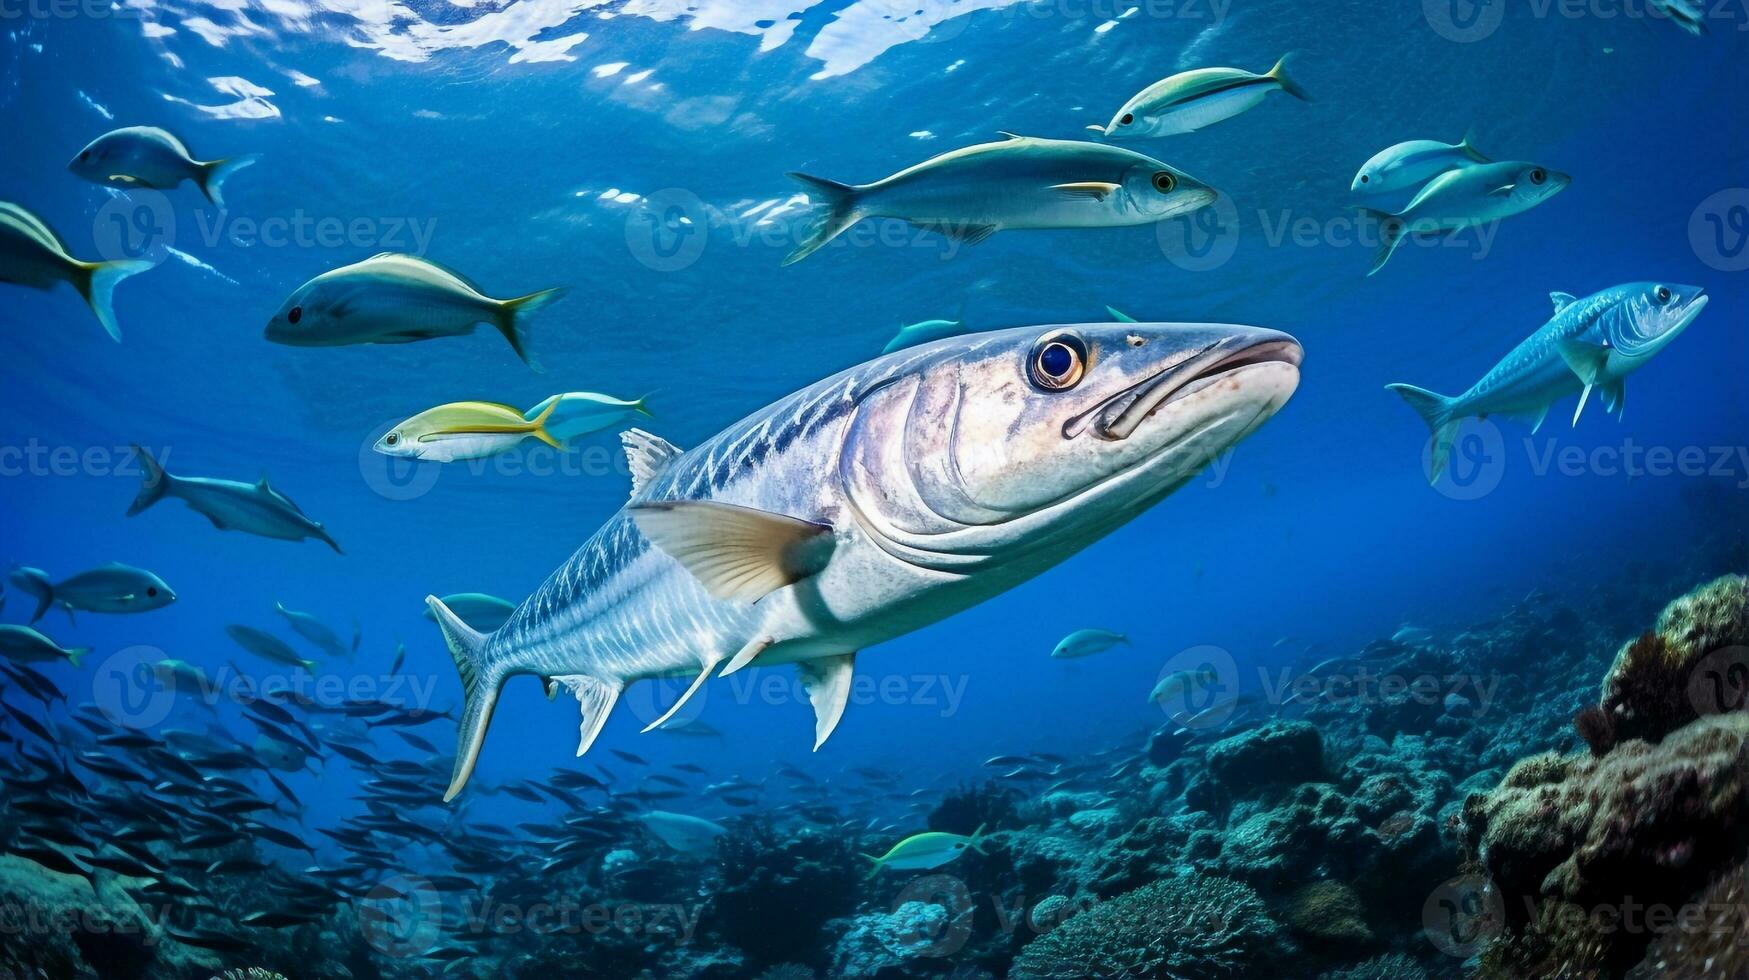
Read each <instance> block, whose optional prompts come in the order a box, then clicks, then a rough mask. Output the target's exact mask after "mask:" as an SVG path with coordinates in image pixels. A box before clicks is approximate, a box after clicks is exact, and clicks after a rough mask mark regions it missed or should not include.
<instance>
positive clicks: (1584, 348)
mask: <svg viewBox="0 0 1749 980" xmlns="http://www.w3.org/2000/svg"><path fill="white" fill-rule="evenodd" d="M1555 349H1556V350H1557V351H1559V352H1560V354H1561V360H1563V361H1566V362H1567V367H1569V368H1572V370H1573V373H1574V374H1576V375H1578V376H1579V380H1580V382H1582V383H1583V384H1584V385H1585V390H1584V391H1581V392H1580V393H1579V407H1578V408H1575V409H1573V424H1574V425H1578V424H1579V413H1581V412H1583V411H1585V402H1586V400H1587V399H1589V398H1590V397H1591V389H1592V388H1593V387H1596V386H1597V385H1599V384H1601V385H1604V386H1605V387H1609V386H1616V387H1619V386H1620V384H1621V382H1620V381H1611V380H1610V379H1609V377H1608V375H1607V374H1606V372H1605V368H1607V367H1608V365H1609V348H1608V347H1605V346H1603V345H1602V344H1587V343H1585V342H1584V341H1581V340H1563V341H1561V342H1560V343H1558V344H1556V345H1555Z"/></svg>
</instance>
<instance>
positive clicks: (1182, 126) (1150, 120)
mask: <svg viewBox="0 0 1749 980" xmlns="http://www.w3.org/2000/svg"><path fill="white" fill-rule="evenodd" d="M1275 91H1281V92H1286V93H1287V94H1289V95H1291V96H1293V97H1294V98H1296V99H1299V100H1300V101H1302V102H1310V101H1312V97H1311V96H1310V95H1307V94H1306V90H1305V89H1303V88H1300V86H1299V84H1298V83H1296V82H1295V81H1294V80H1293V79H1292V78H1289V77H1288V74H1287V58H1286V56H1283V57H1282V59H1281V60H1280V61H1277V62H1276V63H1275V67H1274V68H1271V69H1269V70H1268V71H1266V72H1264V73H1263V74H1261V75H1258V74H1256V73H1254V72H1248V71H1246V70H1245V69H1243V68H1197V69H1195V70H1193V71H1184V72H1179V73H1178V74H1176V75H1170V76H1168V77H1166V78H1162V79H1160V80H1159V81H1157V82H1155V83H1154V84H1152V85H1150V86H1148V87H1147V88H1145V89H1142V90H1141V91H1140V92H1137V93H1136V94H1135V95H1133V96H1131V97H1130V100H1129V101H1128V102H1125V103H1124V104H1123V107H1122V108H1120V109H1118V110H1117V112H1116V113H1115V114H1113V115H1112V117H1111V122H1110V123H1108V124H1106V125H1105V127H1104V128H1103V129H1101V127H1098V126H1089V127H1087V128H1088V129H1093V130H1099V131H1100V132H1102V133H1104V134H1105V137H1106V138H1107V139H1139V138H1142V137H1150V136H1177V135H1179V134H1182V133H1194V132H1196V131H1197V130H1199V129H1202V128H1203V127H1205V126H1213V125H1214V124H1215V123H1218V122H1222V121H1224V120H1227V119H1231V118H1233V117H1234V116H1237V115H1239V114H1240V113H1242V112H1245V111H1246V110H1249V109H1251V108H1253V107H1255V106H1256V105H1257V104H1258V103H1260V102H1262V101H1263V99H1264V97H1265V96H1267V95H1269V93H1271V92H1275Z"/></svg>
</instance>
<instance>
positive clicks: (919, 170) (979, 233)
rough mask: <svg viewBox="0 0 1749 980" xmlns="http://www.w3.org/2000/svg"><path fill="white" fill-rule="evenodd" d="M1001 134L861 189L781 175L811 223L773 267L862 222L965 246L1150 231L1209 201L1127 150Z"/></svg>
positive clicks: (1203, 192) (1197, 184)
mask: <svg viewBox="0 0 1749 980" xmlns="http://www.w3.org/2000/svg"><path fill="white" fill-rule="evenodd" d="M1002 135H1003V136H1004V137H1005V139H1003V140H1002V141H1001V142H998V143H979V144H978V145H976V146H968V147H964V148H961V149H958V150H953V151H950V152H948V153H943V154H941V155H940V156H937V157H932V158H930V159H928V160H925V161H923V162H922V163H919V164H916V165H915V166H911V167H907V168H905V169H904V170H901V171H899V172H898V173H896V174H893V175H892V176H890V177H884V178H882V179H880V180H877V181H875V182H873V183H870V184H841V183H839V182H837V181H835V180H827V179H825V178H823V177H812V176H809V175H808V174H803V173H791V174H790V175H789V176H790V178H791V179H793V180H795V181H796V182H797V183H800V184H801V185H802V186H804V187H806V188H807V189H808V198H809V200H810V201H811V202H812V203H813V204H814V205H815V206H816V207H817V208H818V209H819V211H820V215H819V217H820V223H819V225H818V226H817V227H816V228H815V229H814V230H813V231H812V232H811V233H810V234H809V235H808V237H807V238H806V239H804V240H803V241H802V243H801V244H800V245H799V246H797V248H796V250H795V251H793V252H791V253H790V254H789V257H787V258H785V259H784V260H783V264H784V265H790V264H791V263H794V262H800V261H801V260H802V259H805V258H807V257H808V256H810V255H812V254H814V252H815V251H817V250H818V249H819V248H820V247H821V246H823V245H825V244H826V243H827V242H829V241H831V240H832V239H834V238H836V237H838V235H839V234H841V233H843V231H844V230H845V229H847V228H849V227H850V226H851V225H854V224H856V223H857V222H858V221H861V220H862V219H864V218H898V219H900V220H901V221H909V222H910V223H912V224H914V225H917V226H918V227H920V228H926V229H928V230H930V231H933V232H937V233H939V234H941V235H944V236H946V237H948V238H950V239H953V240H955V241H959V242H964V243H965V244H967V245H973V244H976V243H978V242H981V241H983V240H984V239H986V238H989V237H990V236H991V235H993V234H995V233H996V232H998V231H1000V230H1002V229H1004V228H1119V227H1124V226H1128V225H1147V224H1153V223H1154V222H1157V221H1164V220H1166V219H1167V218H1172V217H1176V216H1178V215H1181V214H1187V213H1189V212H1191V211H1195V210H1196V209H1197V208H1201V207H1205V206H1207V205H1209V204H1212V203H1214V200H1215V192H1214V189H1213V188H1211V187H1209V186H1208V185H1207V184H1204V183H1203V182H1202V181H1200V180H1197V179H1196V178H1195V177H1192V176H1190V175H1189V174H1187V173H1184V172H1183V171H1180V170H1175V169H1173V168H1172V167H1169V166H1167V165H1166V164H1164V163H1161V162H1160V161H1159V160H1156V159H1154V158H1153V157H1149V156H1144V155H1142V154H1140V153H1137V152H1135V151H1133V150H1126V149H1124V148H1122V147H1117V146H1106V145H1104V144H1102V143H1088V142H1084V141H1078V140H1051V139H1038V138H1036V137H1031V136H1016V135H1014V134H1013V133H1004V134H1002Z"/></svg>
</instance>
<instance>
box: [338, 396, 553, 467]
mask: <svg viewBox="0 0 1749 980" xmlns="http://www.w3.org/2000/svg"><path fill="white" fill-rule="evenodd" d="M557 406H558V403H557V402H555V401H551V400H549V401H548V402H547V407H546V411H545V412H543V413H542V414H541V415H539V416H537V417H536V418H535V419H533V420H532V421H530V420H528V419H525V418H523V417H522V410H521V409H519V408H513V407H511V406H509V405H500V404H498V403H496V402H450V403H449V404H447V405H439V406H437V407H436V408H428V409H426V410H425V411H423V412H420V413H419V414H418V415H415V416H413V417H412V418H410V419H408V420H407V421H405V422H402V423H401V424H399V425H397V426H395V427H394V428H392V429H390V430H389V431H388V432H385V433H384V434H383V437H382V438H381V439H378V440H377V444H376V445H375V446H374V447H372V448H374V449H375V450H376V451H377V452H379V453H382V454H383V455H384V456H398V457H401V458H404V459H429V460H433V461H435V462H439V463H453V462H456V461H457V460H467V459H484V458H485V457H487V456H496V455H498V454H499V453H507V452H509V451H510V450H512V449H515V448H516V447H517V446H518V445H520V444H521V443H522V441H523V440H524V439H539V440H540V441H541V442H544V443H546V444H547V445H549V446H551V447H553V448H554V449H564V448H565V444H564V443H562V442H560V441H559V440H558V439H556V438H554V437H553V435H552V434H551V433H549V432H548V431H547V429H546V423H547V419H548V418H549V417H550V416H551V415H552V413H553V409H554V408H556V407H557Z"/></svg>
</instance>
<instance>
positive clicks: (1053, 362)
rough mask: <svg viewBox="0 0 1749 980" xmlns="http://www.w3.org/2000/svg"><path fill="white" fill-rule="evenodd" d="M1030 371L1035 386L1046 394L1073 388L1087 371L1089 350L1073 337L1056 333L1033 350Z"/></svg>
mask: <svg viewBox="0 0 1749 980" xmlns="http://www.w3.org/2000/svg"><path fill="white" fill-rule="evenodd" d="M1027 369H1028V373H1029V374H1031V376H1032V383H1033V384H1035V385H1038V386H1039V387H1040V388H1043V389H1045V390H1046V391H1063V390H1065V389H1068V388H1073V387H1075V385H1076V384H1077V383H1079V382H1080V380H1081V374H1082V372H1083V371H1085V370H1086V369H1087V348H1086V346H1085V345H1083V344H1082V343H1081V338H1079V337H1077V336H1075V335H1074V334H1066V333H1064V334H1053V335H1051V336H1048V337H1045V338H1044V339H1043V340H1040V341H1039V342H1038V344H1037V345H1035V346H1034V347H1033V349H1032V356H1031V358H1030V359H1029V361H1028V365H1027Z"/></svg>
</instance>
